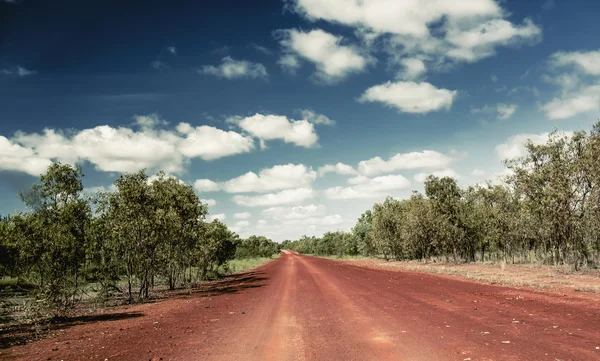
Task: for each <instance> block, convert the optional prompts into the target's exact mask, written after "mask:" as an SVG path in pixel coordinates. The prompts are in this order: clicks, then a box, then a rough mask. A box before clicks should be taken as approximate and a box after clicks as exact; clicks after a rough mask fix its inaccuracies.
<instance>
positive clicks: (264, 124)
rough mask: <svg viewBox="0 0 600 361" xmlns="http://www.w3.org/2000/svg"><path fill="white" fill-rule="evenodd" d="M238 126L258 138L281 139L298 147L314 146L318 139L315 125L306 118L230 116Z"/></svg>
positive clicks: (260, 115) (258, 115) (259, 115)
mask: <svg viewBox="0 0 600 361" xmlns="http://www.w3.org/2000/svg"><path fill="white" fill-rule="evenodd" d="M230 121H231V122H234V123H237V124H238V125H239V127H240V128H242V129H243V130H245V131H246V132H248V133H250V134H251V135H252V136H254V137H256V138H259V139H260V140H263V141H267V140H275V139H279V140H283V141H284V142H285V143H292V144H294V145H296V146H299V147H305V148H310V147H314V146H316V145H317V144H318V143H317V142H318V140H319V137H318V136H317V133H316V132H315V127H314V125H313V124H311V123H310V122H309V121H308V120H291V119H288V118H287V117H285V116H282V115H263V114H259V113H257V114H255V115H253V116H251V117H245V118H232V119H231V120H230Z"/></svg>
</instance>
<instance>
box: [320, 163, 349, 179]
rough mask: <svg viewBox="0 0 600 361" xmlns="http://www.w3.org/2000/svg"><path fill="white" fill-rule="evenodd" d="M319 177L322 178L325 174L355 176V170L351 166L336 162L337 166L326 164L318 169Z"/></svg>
mask: <svg viewBox="0 0 600 361" xmlns="http://www.w3.org/2000/svg"><path fill="white" fill-rule="evenodd" d="M318 173H319V176H320V177H322V176H324V175H326V174H327V173H337V174H342V175H353V174H356V170H355V169H354V168H352V167H351V166H349V165H347V164H344V163H340V162H338V163H337V164H335V165H334V164H326V165H324V166H322V167H320V168H319V170H318Z"/></svg>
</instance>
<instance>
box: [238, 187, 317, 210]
mask: <svg viewBox="0 0 600 361" xmlns="http://www.w3.org/2000/svg"><path fill="white" fill-rule="evenodd" d="M314 196H315V195H314V191H313V190H312V189H310V188H297V189H286V190H283V191H281V192H278V193H268V194H263V195H259V196H242V195H238V196H234V197H233V201H234V202H235V203H236V204H237V205H239V206H243V207H270V206H278V205H282V204H293V203H301V202H304V201H306V200H309V199H312V198H313V197H314Z"/></svg>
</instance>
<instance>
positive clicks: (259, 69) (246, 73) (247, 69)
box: [198, 56, 269, 80]
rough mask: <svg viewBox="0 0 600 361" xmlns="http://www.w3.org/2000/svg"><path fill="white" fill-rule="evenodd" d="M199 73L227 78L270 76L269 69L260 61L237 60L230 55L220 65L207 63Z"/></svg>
mask: <svg viewBox="0 0 600 361" xmlns="http://www.w3.org/2000/svg"><path fill="white" fill-rule="evenodd" d="M198 73H200V74H204V75H214V76H216V77H219V78H225V79H229V80H232V79H242V78H250V79H257V78H263V79H266V78H268V77H269V74H268V73H267V69H266V68H265V66H264V65H262V64H260V63H252V62H249V61H247V60H235V59H233V58H231V57H230V56H226V57H224V58H223V59H222V60H221V64H220V65H219V66H213V65H205V66H203V67H202V68H201V69H200V70H198Z"/></svg>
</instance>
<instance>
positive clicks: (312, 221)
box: [281, 214, 344, 231]
mask: <svg viewBox="0 0 600 361" xmlns="http://www.w3.org/2000/svg"><path fill="white" fill-rule="evenodd" d="M342 223H344V218H343V217H342V216H340V215H339V214H333V215H329V216H325V217H319V218H317V217H309V218H304V219H288V220H284V221H282V222H281V224H282V225H284V226H303V227H307V226H308V227H307V228H311V226H312V227H313V228H312V229H313V231H314V230H315V229H316V226H336V225H340V224H342Z"/></svg>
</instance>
